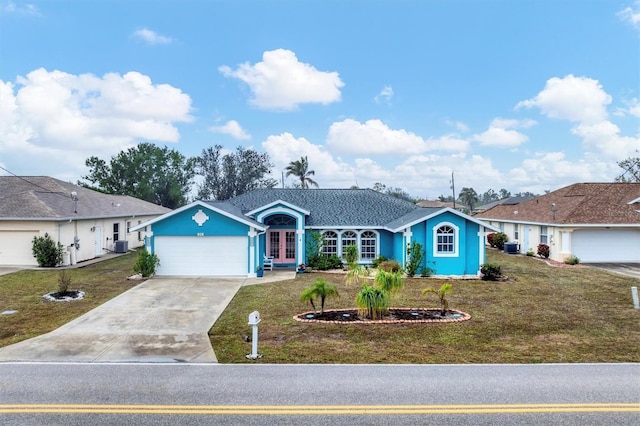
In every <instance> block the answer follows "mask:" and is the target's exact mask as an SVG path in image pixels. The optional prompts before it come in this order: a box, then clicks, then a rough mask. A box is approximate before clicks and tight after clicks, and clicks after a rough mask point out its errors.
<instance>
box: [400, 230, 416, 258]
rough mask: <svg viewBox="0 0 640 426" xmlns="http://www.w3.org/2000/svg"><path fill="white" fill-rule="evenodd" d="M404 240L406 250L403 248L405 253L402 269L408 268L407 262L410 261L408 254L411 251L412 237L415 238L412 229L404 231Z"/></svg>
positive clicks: (403, 254)
mask: <svg viewBox="0 0 640 426" xmlns="http://www.w3.org/2000/svg"><path fill="white" fill-rule="evenodd" d="M402 236H403V239H404V248H403V250H402V251H403V253H402V263H403V264H402V267H403V268H404V267H406V266H407V262H408V261H409V256H408V255H407V252H408V251H409V247H410V246H411V237H412V236H413V233H412V232H411V228H406V229H405V230H404V232H403V233H402Z"/></svg>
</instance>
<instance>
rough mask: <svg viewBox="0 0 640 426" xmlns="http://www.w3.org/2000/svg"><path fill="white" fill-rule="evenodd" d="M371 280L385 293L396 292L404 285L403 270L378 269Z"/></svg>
mask: <svg viewBox="0 0 640 426" xmlns="http://www.w3.org/2000/svg"><path fill="white" fill-rule="evenodd" d="M373 282H375V283H376V284H377V285H378V287H379V288H380V289H381V290H382V291H384V292H385V293H389V294H391V293H396V292H398V291H400V290H401V289H402V287H404V272H403V271H402V270H399V271H396V272H387V271H384V270H382V269H378V273H377V274H376V276H375V278H374V279H373Z"/></svg>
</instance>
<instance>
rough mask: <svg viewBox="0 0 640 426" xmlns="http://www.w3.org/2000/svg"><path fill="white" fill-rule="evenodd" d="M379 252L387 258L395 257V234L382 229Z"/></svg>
mask: <svg viewBox="0 0 640 426" xmlns="http://www.w3.org/2000/svg"><path fill="white" fill-rule="evenodd" d="M379 234H380V242H379V244H380V247H379V252H380V254H381V255H383V256H384V257H386V258H387V259H391V258H393V256H394V255H395V253H394V241H395V235H394V234H393V233H391V232H389V231H384V230H380V231H379Z"/></svg>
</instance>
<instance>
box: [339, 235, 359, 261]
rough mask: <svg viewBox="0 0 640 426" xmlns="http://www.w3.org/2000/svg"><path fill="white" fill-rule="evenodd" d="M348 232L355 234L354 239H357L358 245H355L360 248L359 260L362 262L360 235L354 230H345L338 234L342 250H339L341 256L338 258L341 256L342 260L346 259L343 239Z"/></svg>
mask: <svg viewBox="0 0 640 426" xmlns="http://www.w3.org/2000/svg"><path fill="white" fill-rule="evenodd" d="M347 232H353V234H354V238H355V240H356V244H355V245H356V247H357V248H358V260H360V259H361V253H360V235H359V234H358V231H356V230H353V229H344V230H343V231H341V232H340V233H339V234H338V241H339V244H340V248H339V250H338V251H339V252H340V254H339V255H338V256H340V258H341V259H344V252H343V251H342V248H343V247H344V244H343V239H342V237H343V236H344V234H345V233H347Z"/></svg>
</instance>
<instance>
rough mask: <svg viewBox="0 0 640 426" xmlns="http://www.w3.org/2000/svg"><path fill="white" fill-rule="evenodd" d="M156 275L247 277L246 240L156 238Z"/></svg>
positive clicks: (232, 238)
mask: <svg viewBox="0 0 640 426" xmlns="http://www.w3.org/2000/svg"><path fill="white" fill-rule="evenodd" d="M154 244H155V253H156V254H157V255H158V259H160V266H158V269H157V271H156V272H157V274H158V275H217V276H233V275H243V276H246V275H247V271H248V259H247V237H160V236H158V237H156V238H155V243H154Z"/></svg>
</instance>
